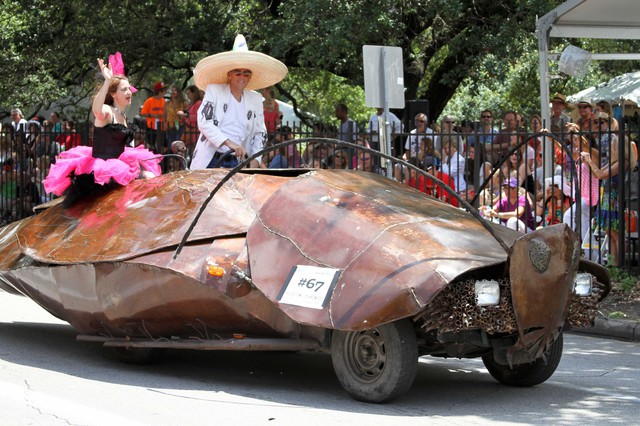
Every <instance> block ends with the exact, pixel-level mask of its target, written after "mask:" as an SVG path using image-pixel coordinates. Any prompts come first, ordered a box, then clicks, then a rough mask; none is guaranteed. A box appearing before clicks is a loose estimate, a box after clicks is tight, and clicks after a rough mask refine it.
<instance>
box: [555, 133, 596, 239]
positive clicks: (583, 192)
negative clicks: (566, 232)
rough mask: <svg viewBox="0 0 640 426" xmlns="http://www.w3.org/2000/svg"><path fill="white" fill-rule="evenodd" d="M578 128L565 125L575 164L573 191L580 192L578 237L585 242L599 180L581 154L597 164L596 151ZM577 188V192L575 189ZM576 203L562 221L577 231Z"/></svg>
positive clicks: (589, 227)
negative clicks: (588, 155)
mask: <svg viewBox="0 0 640 426" xmlns="http://www.w3.org/2000/svg"><path fill="white" fill-rule="evenodd" d="M579 132H580V127H579V126H578V125H577V124H575V123H568V124H567V133H566V134H567V143H568V144H569V145H570V146H571V151H572V155H573V160H574V161H575V162H576V169H577V176H576V179H574V181H573V182H574V191H580V234H581V235H580V237H581V238H582V241H585V239H586V237H587V235H588V234H589V231H590V229H591V209H592V208H593V207H595V206H597V205H598V202H599V201H600V180H599V179H598V177H597V176H596V175H595V174H594V173H593V171H592V170H591V168H590V167H589V165H588V164H587V162H586V161H583V158H582V153H583V152H585V153H589V154H590V156H591V159H592V160H593V161H594V163H596V164H599V163H600V161H599V159H598V151H597V150H596V149H595V148H591V144H589V141H587V138H585V137H584V136H581V135H580V134H579ZM576 187H577V190H576V189H575V188H576ZM577 207H578V206H577V201H576V202H574V203H573V204H572V205H571V207H570V208H569V209H568V210H567V211H566V212H565V214H564V217H563V219H562V221H563V222H564V223H566V224H567V225H569V226H570V227H571V228H573V229H574V230H575V231H577V227H576V221H575V220H576V215H577Z"/></svg>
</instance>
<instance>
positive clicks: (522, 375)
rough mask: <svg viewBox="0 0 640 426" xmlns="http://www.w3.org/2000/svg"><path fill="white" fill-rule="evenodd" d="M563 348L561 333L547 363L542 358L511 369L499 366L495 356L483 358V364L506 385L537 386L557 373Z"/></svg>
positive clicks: (552, 347) (549, 351)
mask: <svg viewBox="0 0 640 426" xmlns="http://www.w3.org/2000/svg"><path fill="white" fill-rule="evenodd" d="M562 347H563V338H562V333H560V334H559V335H558V337H557V339H556V340H555V342H553V343H552V344H551V347H550V348H549V350H548V351H547V353H546V358H547V359H546V362H545V360H544V359H543V358H540V359H537V360H535V361H534V362H532V363H530V364H522V365H516V366H515V367H513V368H509V366H508V365H502V364H498V363H497V362H496V361H495V360H494V359H493V354H488V355H485V356H483V357H482V362H483V363H484V366H485V367H487V370H489V373H490V374H491V376H493V378H494V379H496V380H497V381H499V382H500V383H502V384H504V385H509V386H519V387H528V386H535V385H539V384H540V383H543V382H545V381H546V380H547V379H548V378H549V377H551V375H553V373H554V372H555V371H556V368H558V364H560V359H561V358H562Z"/></svg>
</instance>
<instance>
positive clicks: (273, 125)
mask: <svg viewBox="0 0 640 426" xmlns="http://www.w3.org/2000/svg"><path fill="white" fill-rule="evenodd" d="M260 93H262V97H263V98H264V100H263V101H262V110H263V113H264V125H265V127H266V128H267V133H268V134H269V135H272V134H274V133H275V131H276V129H278V127H280V126H281V122H280V106H279V105H278V102H277V101H276V92H275V91H274V90H273V87H265V88H264V89H262V90H260Z"/></svg>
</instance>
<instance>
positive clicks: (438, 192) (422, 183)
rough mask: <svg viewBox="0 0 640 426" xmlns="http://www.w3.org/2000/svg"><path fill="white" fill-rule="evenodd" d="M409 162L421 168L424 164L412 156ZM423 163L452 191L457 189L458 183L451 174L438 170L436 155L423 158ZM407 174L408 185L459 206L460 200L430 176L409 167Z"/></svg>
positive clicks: (427, 170) (429, 171) (406, 181)
mask: <svg viewBox="0 0 640 426" xmlns="http://www.w3.org/2000/svg"><path fill="white" fill-rule="evenodd" d="M408 163H409V164H411V165H413V166H416V167H418V168H419V169H422V167H421V166H422V164H421V162H420V160H418V159H417V158H416V157H411V158H410V159H409V160H408ZM422 163H423V164H424V165H425V169H424V170H425V171H426V172H427V173H429V174H431V175H432V176H434V177H435V178H436V179H439V180H440V181H442V182H443V183H444V184H445V185H446V186H448V187H449V188H450V189H451V190H452V192H455V191H456V184H455V182H454V181H453V179H452V178H451V176H449V175H448V174H446V173H443V172H441V171H438V170H437V168H436V163H435V158H434V157H432V156H428V157H426V158H425V159H424V160H423V162H422ZM407 175H408V177H407V179H405V183H406V185H408V186H410V187H412V188H415V189H417V190H418V191H420V192H424V193H425V194H427V195H431V196H432V197H435V198H438V199H440V200H442V201H444V202H445V203H449V204H451V205H454V206H456V207H457V206H458V200H457V199H456V198H455V197H453V196H452V195H451V193H450V192H449V191H448V190H447V189H445V188H443V187H442V186H441V185H440V184H438V183H436V182H435V181H434V180H433V179H429V178H428V177H426V176H425V175H423V174H421V173H420V174H418V172H416V171H415V170H413V169H411V168H409V171H408V174H407Z"/></svg>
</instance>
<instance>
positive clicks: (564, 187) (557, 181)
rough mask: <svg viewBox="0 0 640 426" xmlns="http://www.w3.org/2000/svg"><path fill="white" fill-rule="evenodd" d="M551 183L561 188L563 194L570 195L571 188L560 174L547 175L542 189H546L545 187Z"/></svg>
mask: <svg viewBox="0 0 640 426" xmlns="http://www.w3.org/2000/svg"><path fill="white" fill-rule="evenodd" d="M552 185H555V186H557V187H558V188H560V189H562V192H563V193H564V195H566V196H567V197H570V196H571V188H569V185H567V182H566V180H565V179H563V178H562V176H559V175H555V176H553V177H548V178H546V179H545V180H544V189H545V191H546V189H547V188H548V187H550V186H552Z"/></svg>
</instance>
